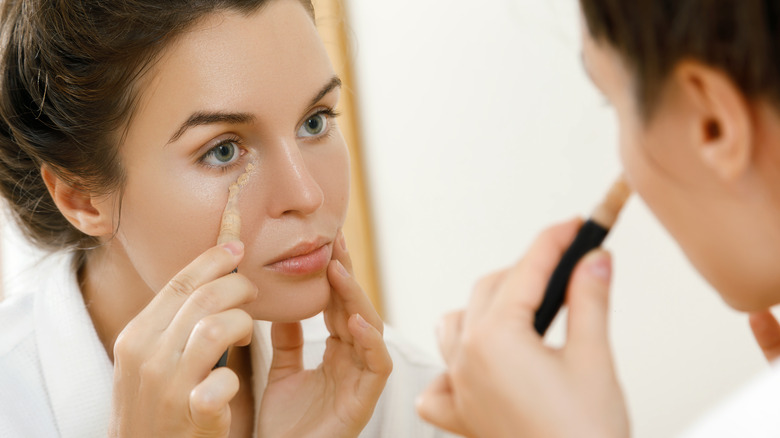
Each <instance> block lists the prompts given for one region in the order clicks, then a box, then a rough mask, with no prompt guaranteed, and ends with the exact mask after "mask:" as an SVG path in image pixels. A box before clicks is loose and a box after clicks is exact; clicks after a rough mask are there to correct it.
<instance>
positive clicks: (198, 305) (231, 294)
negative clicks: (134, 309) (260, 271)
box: [163, 274, 257, 351]
mask: <svg viewBox="0 0 780 438" xmlns="http://www.w3.org/2000/svg"><path fill="white" fill-rule="evenodd" d="M256 298H257V287H256V286H255V285H254V283H252V282H251V281H249V279H248V278H246V277H245V276H243V275H241V274H230V275H226V276H224V277H222V278H218V279H216V280H214V281H212V282H209V283H206V284H204V285H202V286H201V287H199V288H198V290H196V291H195V292H193V293H192V294H191V295H190V298H189V299H188V300H187V301H186V302H185V303H184V304H183V305H182V306H181V308H180V309H179V312H178V313H177V314H176V316H175V317H174V318H173V321H171V324H170V326H169V327H168V329H167V330H166V332H165V340H164V344H163V346H164V347H165V348H169V349H171V350H172V351H181V350H183V349H184V346H185V345H186V342H187V339H188V338H189V336H190V333H191V332H192V329H193V328H194V327H195V325H196V324H198V322H199V321H201V320H203V319H204V318H206V317H207V316H209V315H214V314H217V313H220V312H224V311H226V310H228V309H233V308H236V307H239V306H241V305H242V304H246V303H250V302H252V301H254V300H255V299H256Z"/></svg>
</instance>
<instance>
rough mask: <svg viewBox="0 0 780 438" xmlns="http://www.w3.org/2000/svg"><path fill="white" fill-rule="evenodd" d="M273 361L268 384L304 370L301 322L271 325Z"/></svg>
mask: <svg viewBox="0 0 780 438" xmlns="http://www.w3.org/2000/svg"><path fill="white" fill-rule="evenodd" d="M271 344H272V346H273V355H274V356H273V359H272V360H271V369H270V370H269V372H268V382H269V383H270V382H275V381H277V380H281V379H284V378H285V377H287V376H289V375H291V374H295V373H297V372H299V371H301V370H302V369H303V329H302V328H301V323H300V322H275V323H273V325H271Z"/></svg>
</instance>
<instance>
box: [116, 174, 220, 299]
mask: <svg viewBox="0 0 780 438" xmlns="http://www.w3.org/2000/svg"><path fill="white" fill-rule="evenodd" d="M165 173H166V174H168V175H174V174H177V175H179V177H177V178H171V177H154V176H153V175H146V176H145V177H144V178H135V179H134V180H132V181H130V180H129V181H128V185H127V187H126V190H125V194H124V197H123V201H122V213H121V219H120V221H121V222H120V224H119V233H118V236H117V237H118V238H119V239H120V241H121V243H122V245H123V247H124V250H125V252H126V254H127V256H128V258H129V260H130V263H132V265H133V266H134V268H135V269H136V271H137V272H138V273H139V275H140V276H141V278H142V279H143V280H144V281H145V282H146V284H147V285H149V287H150V288H151V289H152V290H153V291H158V290H159V289H160V288H162V286H164V285H165V283H167V282H168V280H170V278H171V277H172V276H173V275H175V274H176V273H177V272H179V271H180V270H181V269H182V268H184V267H185V266H186V265H187V264H189V263H190V262H191V261H192V260H193V259H195V258H196V257H197V256H198V255H199V254H201V253H202V252H203V251H205V250H206V249H207V248H209V247H211V246H213V245H214V244H216V237H217V233H218V227H219V220H220V217H221V211H222V206H224V199H222V198H225V197H226V194H223V193H222V190H220V189H221V188H222V187H221V186H220V185H219V184H217V183H216V182H215V181H203V178H202V177H201V178H199V177H197V176H195V175H193V176H192V177H189V178H188V177H187V176H183V177H182V176H180V175H182V173H177V172H170V171H168V172H165ZM207 183H208V184H207ZM225 192H226V191H225Z"/></svg>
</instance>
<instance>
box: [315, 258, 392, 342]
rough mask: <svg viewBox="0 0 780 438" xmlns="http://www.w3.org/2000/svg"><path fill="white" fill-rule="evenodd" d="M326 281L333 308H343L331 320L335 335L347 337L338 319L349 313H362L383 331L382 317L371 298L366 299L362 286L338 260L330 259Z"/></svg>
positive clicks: (347, 316) (344, 318)
mask: <svg viewBox="0 0 780 438" xmlns="http://www.w3.org/2000/svg"><path fill="white" fill-rule="evenodd" d="M328 281H329V282H330V284H331V286H332V288H333V292H334V293H333V301H334V303H333V305H334V309H339V307H341V308H342V309H343V310H342V312H343V315H342V316H340V317H337V321H332V322H333V323H335V324H336V326H335V328H336V331H337V333H336V334H337V335H339V336H345V337H347V338H348V337H349V336H348V334H347V333H344V332H342V330H343V325H340V324H339V322H338V320H339V319H340V320H342V321H343V320H346V319H348V318H349V316H350V315H354V314H356V313H359V314H361V315H363V317H364V318H365V320H366V321H368V323H369V324H371V325H372V326H374V327H375V328H376V329H377V330H379V332H380V333H382V332H383V331H384V324H383V323H382V318H380V317H379V314H378V313H377V311H376V309H374V306H373V305H372V304H371V300H369V299H368V296H367V295H366V294H365V293H364V292H363V288H361V287H360V285H359V284H358V283H357V281H355V277H354V276H352V275H350V274H349V272H348V271H347V270H346V268H344V266H343V265H342V264H341V262H339V261H338V260H335V261H331V262H330V265H329V266H328ZM340 310H341V309H340Z"/></svg>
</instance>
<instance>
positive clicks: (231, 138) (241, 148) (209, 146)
mask: <svg viewBox="0 0 780 438" xmlns="http://www.w3.org/2000/svg"><path fill="white" fill-rule="evenodd" d="M225 143H234V144H235V145H236V147H237V148H238V154H239V155H238V158H236V159H235V160H234V161H233V162H231V163H227V164H225V165H221V166H215V165H213V164H209V163H207V162H206V157H207V156H208V155H209V154H210V153H212V151H213V150H214V149H215V148H217V147H219V146H222V145H223V144H225ZM248 153H249V151H248V150H247V148H246V146H245V145H244V142H243V139H242V138H241V137H240V136H238V135H236V134H223V135H221V136H219V137H216V138H214V139H212V140H210V141H209V142H208V143H206V144H205V145H204V146H203V147H202V148H201V149H199V150H198V152H196V163H197V164H199V165H201V166H203V167H206V168H209V169H216V170H221V171H225V172H226V171H228V170H230V169H232V168H233V167H235V166H238V165H239V164H240V163H241V162H242V161H243V160H242V158H243V157H244V156H245V155H247V154H248Z"/></svg>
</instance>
